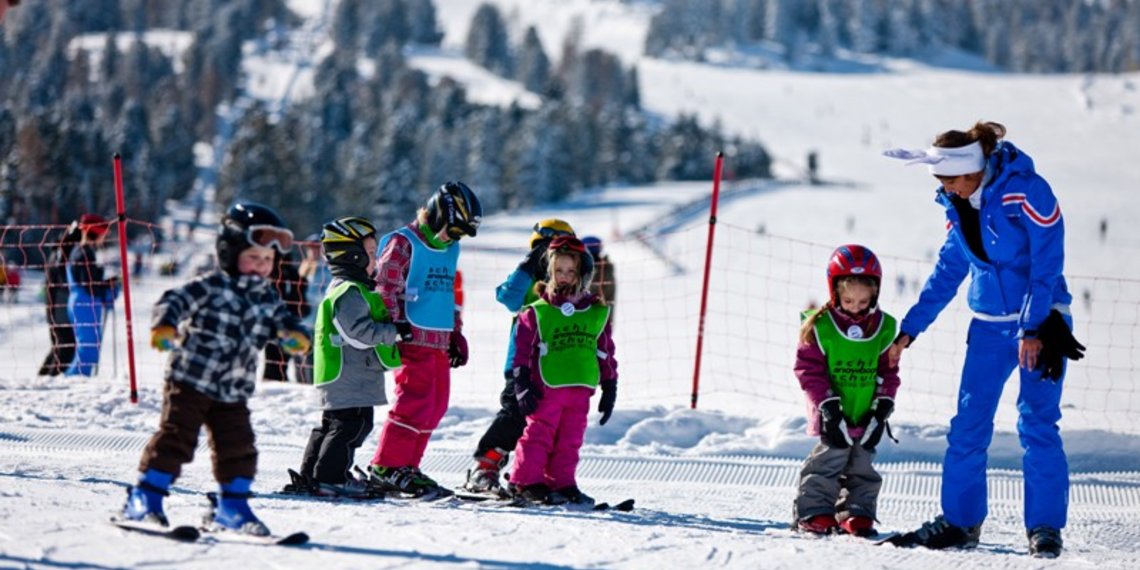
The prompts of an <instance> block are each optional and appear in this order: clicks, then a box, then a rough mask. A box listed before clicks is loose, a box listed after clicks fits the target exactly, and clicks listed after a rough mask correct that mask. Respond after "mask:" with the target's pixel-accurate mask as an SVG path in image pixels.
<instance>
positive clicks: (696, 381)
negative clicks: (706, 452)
mask: <svg viewBox="0 0 1140 570" xmlns="http://www.w3.org/2000/svg"><path fill="white" fill-rule="evenodd" d="M723 168H724V153H723V152H718V153H716V166H715V167H714V168H713V193H712V206H711V207H710V210H709V240H708V245H707V246H706V247H705V279H704V284H703V285H702V286H701V314H700V316H699V318H698V321H697V323H698V324H697V358H696V361H695V362H694V364H693V394H692V397H691V400H690V402H689V407H690V408H691V409H694V410H695V409H697V395H698V394H699V393H700V385H701V349H702V347H703V346H704V344H705V312H706V311H707V310H708V305H709V269H710V268H711V267H712V251H713V237H714V236H716V205H717V202H719V201H720V175H721V172H722V171H723Z"/></svg>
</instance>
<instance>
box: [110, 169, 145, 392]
mask: <svg viewBox="0 0 1140 570" xmlns="http://www.w3.org/2000/svg"><path fill="white" fill-rule="evenodd" d="M114 162H115V209H116V213H117V214H118V220H119V262H120V264H122V267H123V308H124V310H125V311H126V312H125V314H126V317H127V319H126V321H127V368H128V370H129V371H130V378H131V403H132V404H137V403H139V387H138V383H137V381H136V380H135V336H134V328H133V321H132V320H131V263H130V260H129V259H128V258H127V213H126V206H125V201H124V200H123V157H122V156H121V155H120V154H119V153H117V152H116V153H115V157H114ZM112 310H114V309H113V308H112Z"/></svg>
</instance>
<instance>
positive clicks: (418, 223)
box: [370, 182, 483, 497]
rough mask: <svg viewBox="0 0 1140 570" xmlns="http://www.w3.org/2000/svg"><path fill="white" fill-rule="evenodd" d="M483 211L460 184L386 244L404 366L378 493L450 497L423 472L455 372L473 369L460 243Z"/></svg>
mask: <svg viewBox="0 0 1140 570" xmlns="http://www.w3.org/2000/svg"><path fill="white" fill-rule="evenodd" d="M482 221H483V207H482V206H481V205H480V204H479V199H478V198H476V196H475V193H474V192H472V191H471V189H470V188H468V187H467V185H466V184H464V183H462V182H447V183H445V184H444V185H443V186H440V188H439V190H437V191H436V192H435V193H434V194H432V196H431V198H429V199H428V201H427V204H426V205H425V207H423V208H420V211H419V213H418V214H417V215H416V219H415V220H413V221H412V222H411V223H409V224H408V225H406V226H404V227H402V228H400V229H398V230H396V231H395V232H392V233H390V234H388V237H387V238H386V239H382V240H381V242H383V243H384V244H385V245H384V249H383V251H382V252H381V254H380V262H379V263H380V272H379V275H378V276H377V278H376V281H377V283H378V289H379V292H380V297H381V299H383V301H384V306H385V308H386V309H387V310H388V314H389V315H391V317H392V320H393V321H394V322H395V324H396V330H397V331H398V332H399V337H400V340H399V343H398V345H397V346H398V347H399V349H400V359H401V361H402V362H403V366H401V367H400V368H398V369H397V370H396V372H395V378H394V379H395V383H396V389H395V399H396V401H395V402H393V404H392V406H391V408H389V410H388V421H387V422H385V423H384V427H383V429H382V430H381V431H380V444H379V446H378V447H377V449H376V453H375V454H374V455H373V457H372V464H371V467H370V471H371V481H372V482H373V484H374V485H375V486H376V487H377V488H378V489H380V490H383V491H397V492H400V493H405V494H408V495H412V496H416V497H424V496H438V495H439V494H441V493H447V491H446V490H444V489H443V488H442V487H440V485H439V483H437V482H436V481H435V480H434V479H432V478H431V477H428V476H427V475H425V474H424V473H423V472H422V471H420V461H421V460H422V459H423V456H424V451H425V450H426V449H427V445H428V441H429V440H431V434H432V431H433V430H434V429H435V428H436V426H438V425H439V421H440V420H441V419H443V416H444V414H445V413H447V407H448V401H449V399H450V395H451V368H458V367H460V366H463V365H465V364H467V339H466V338H464V337H463V332H462V327H463V321H462V319H461V317H460V315H459V311H457V310H456V307H455V271H456V267H457V264H458V262H459V252H460V246H459V240H460V239H461V238H463V237H464V236H470V237H475V233H476V232H477V231H478V229H479V224H480V223H481V222H482Z"/></svg>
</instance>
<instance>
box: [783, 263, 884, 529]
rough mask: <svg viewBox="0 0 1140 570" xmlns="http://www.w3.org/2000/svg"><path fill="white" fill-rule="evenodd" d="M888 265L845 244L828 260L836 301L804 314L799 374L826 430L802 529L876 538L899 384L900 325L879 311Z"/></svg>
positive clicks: (801, 507) (813, 425)
mask: <svg viewBox="0 0 1140 570" xmlns="http://www.w3.org/2000/svg"><path fill="white" fill-rule="evenodd" d="M882 276H883V271H882V267H881V266H880V265H879V260H878V258H877V257H875V254H874V253H872V252H871V250H869V249H867V248H866V247H863V246H861V245H843V246H840V247H839V248H837V249H836V250H835V252H834V253H832V255H831V258H830V260H829V262H828V264H827V285H828V288H829V293H830V295H829V299H828V301H827V303H825V304H824V306H823V307H820V308H819V309H817V310H813V311H807V312H805V313H804V314H803V327H802V329H801V334H800V343H799V347H798V348H797V350H796V366H795V371H796V378H797V379H798V380H799V382H800V386H801V387H802V388H803V390H804V395H805V396H806V398H807V403H808V433H810V434H811V435H818V436H819V437H820V441H819V443H818V444H817V445H816V446H815V448H814V449H812V451H811V454H810V455H809V456H808V458H807V459H806V460H805V461H804V465H803V468H802V469H801V471H800V482H799V490H798V492H797V493H796V500H795V505H794V517H795V528H796V529H797V530H799V531H802V532H809V533H814V534H831V533H834V532H843V533H847V534H853V535H856V536H874V535H876V534H877V532H876V531H875V528H874V524H875V521H876V518H875V515H876V509H877V504H878V499H879V488H880V487H881V486H882V478H881V477H880V476H879V474H878V472H877V471H875V468H874V467H873V466H872V464H871V462H872V460H873V459H874V458H875V447H876V446H877V445H878V444H879V441H880V440H881V439H882V437H883V433H884V432H886V433H887V434H888V435H889V433H890V432H889V430H888V426H887V418H888V417H889V416H890V415H891V412H892V411H893V410H894V398H895V393H896V392H897V391H898V387H899V374H898V365H897V364H895V365H892V364H891V363H890V361H889V357H888V354H887V349H888V348H889V347H890V345H891V343H892V342H893V341H894V338H895V334H896V332H897V329H898V325H897V323H896V321H895V319H894V317H892V316H890V315H888V314H887V313H884V312H882V311H881V310H879V307H878V298H879V286H880V283H881V282H882Z"/></svg>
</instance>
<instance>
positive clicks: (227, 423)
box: [139, 382, 257, 483]
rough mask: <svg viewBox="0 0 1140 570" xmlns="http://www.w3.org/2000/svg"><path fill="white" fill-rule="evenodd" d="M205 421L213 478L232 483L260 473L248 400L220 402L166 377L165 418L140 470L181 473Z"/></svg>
mask: <svg viewBox="0 0 1140 570" xmlns="http://www.w3.org/2000/svg"><path fill="white" fill-rule="evenodd" d="M203 425H205V426H206V431H207V434H208V435H209V437H210V439H209V441H210V449H211V450H212V454H211V460H212V461H213V464H214V478H215V479H216V480H217V481H218V482H219V483H229V482H231V481H233V480H234V479H235V478H237V477H245V478H247V479H253V476H254V475H255V474H256V473H257V447H256V446H255V445H254V436H253V427H252V426H251V425H250V422H249V408H248V407H247V406H246V403H245V402H236V403H226V402H218V401H215V400H213V399H211V398H210V397H209V396H206V395H205V394H203V393H201V392H198V391H197V390H195V389H193V388H191V387H190V386H187V385H185V384H179V383H177V382H167V383H166V388H165V390H164V391H163V402H162V418H161V419H160V421H159V427H158V431H157V432H155V434H154V435H153V436H151V438H150V441H149V442H147V444H146V449H144V450H143V454H142V460H140V461H139V471H142V472H145V471H146V470H147V469H157V470H159V471H164V472H166V473H170V474H172V475H174V477H175V478H178V476H179V475H181V474H182V466H183V465H184V464H186V463H189V462H190V461H192V460H193V459H194V450H195V449H196V448H197V447H198V433H199V431H201V428H202V426H203Z"/></svg>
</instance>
